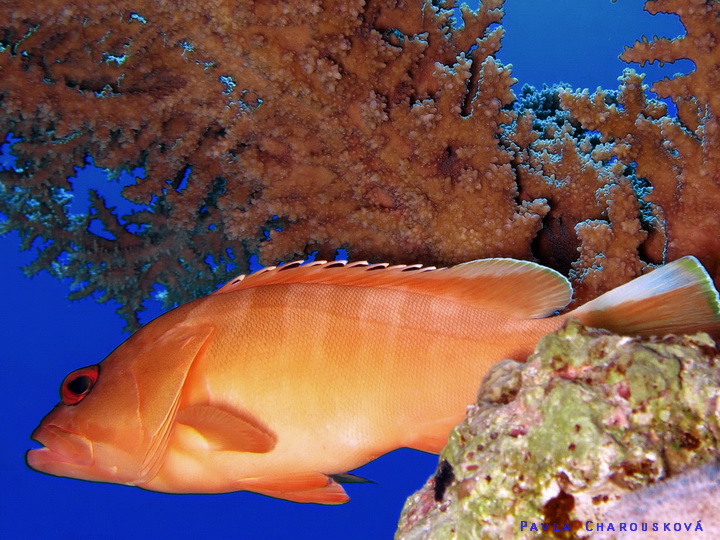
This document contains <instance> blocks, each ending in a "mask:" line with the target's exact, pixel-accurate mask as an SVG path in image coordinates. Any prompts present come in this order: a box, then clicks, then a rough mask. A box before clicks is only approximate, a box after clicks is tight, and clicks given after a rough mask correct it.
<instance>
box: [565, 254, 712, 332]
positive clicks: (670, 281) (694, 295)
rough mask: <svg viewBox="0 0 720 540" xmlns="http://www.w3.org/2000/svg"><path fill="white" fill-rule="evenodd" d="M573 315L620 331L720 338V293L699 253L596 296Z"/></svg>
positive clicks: (584, 320) (590, 324) (586, 323)
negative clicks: (699, 257)
mask: <svg viewBox="0 0 720 540" xmlns="http://www.w3.org/2000/svg"><path fill="white" fill-rule="evenodd" d="M568 316H570V317H575V318H577V319H579V320H580V321H581V322H582V323H583V324H585V325H587V326H593V327H596V328H606V329H608V330H611V331H613V332H616V333H618V334H629V335H641V336H651V335H655V336H658V335H660V336H661V335H664V334H669V333H674V334H692V333H695V332H707V333H709V334H710V335H712V336H713V337H715V338H719V337H720V297H719V296H718V292H717V290H716V289H715V286H714V285H713V281H712V279H711V278H710V276H709V274H708V273H707V272H706V271H705V269H704V268H703V266H702V264H700V261H698V260H697V259H696V258H695V257H683V258H682V259H678V260H676V261H673V262H671V263H669V264H666V265H665V266H662V267H660V268H658V269H656V270H653V271H652V272H650V273H649V274H645V275H644V276H640V277H638V278H635V279H634V280H632V281H631V282H629V283H626V284H625V285H621V286H620V287H617V288H616V289H613V290H612V291H608V292H606V293H605V294H603V295H601V296H599V297H597V298H595V299H594V300H591V301H590V302H588V303H587V304H584V305H582V306H580V307H579V308H577V309H576V310H574V311H572V312H570V313H568Z"/></svg>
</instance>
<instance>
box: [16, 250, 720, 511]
mask: <svg viewBox="0 0 720 540" xmlns="http://www.w3.org/2000/svg"><path fill="white" fill-rule="evenodd" d="M571 294H572V291H571V288H570V285H569V283H568V281H567V280H566V279H565V278H564V277H563V276H562V275H560V274H558V273H557V272H555V271H553V270H550V269H548V268H544V267H542V266H539V265H537V264H534V263H530V262H524V261H516V260H512V259H487V260H479V261H473V262H469V263H465V264H461V265H458V266H454V267H452V268H446V269H435V268H424V267H421V266H420V265H415V266H391V267H387V265H385V264H368V263H366V262H356V263H351V264H347V263H345V262H329V263H327V262H324V261H322V262H312V263H308V264H305V265H301V264H300V263H299V262H295V263H290V264H287V265H285V266H281V267H278V268H275V267H271V268H266V269H264V270H261V271H259V272H256V273H254V274H252V275H250V276H247V277H245V276H240V277H239V278H237V279H236V280H234V281H232V282H231V283H228V284H227V285H225V286H224V287H222V288H221V289H219V290H218V291H216V292H215V293H213V294H211V295H209V296H207V297H205V298H201V299H198V300H195V301H193V302H190V303H188V304H185V305H183V306H180V307H178V308H176V309H174V310H172V311H170V312H168V313H166V314H164V315H162V316H160V317H158V318H157V319H155V320H154V321H152V322H151V323H149V324H147V325H146V326H144V327H143V328H141V329H140V330H139V331H138V332H136V333H135V334H134V335H133V336H131V337H130V338H129V339H128V340H127V341H125V342H124V343H123V344H122V345H120V346H119V347H118V348H117V349H115V350H114V351H113V352H112V353H111V354H110V356H108V357H107V358H106V359H105V360H103V361H102V362H101V363H100V364H97V365H93V366H89V367H85V368H82V369H79V370H77V371H74V372H72V373H71V374H70V375H68V376H67V377H66V378H65V380H64V381H63V383H62V386H61V388H60V394H61V398H62V400H61V402H60V403H59V404H58V405H57V406H56V407H55V408H54V409H53V410H52V411H51V412H50V413H49V414H48V415H47V416H45V418H44V419H43V421H42V423H41V424H40V426H39V427H38V428H37V429H36V430H35V432H34V433H33V435H32V438H33V439H34V440H36V441H38V442H39V443H41V444H42V445H43V448H38V449H33V450H30V451H29V452H28V453H27V462H28V464H29V465H30V467H32V468H33V469H36V470H38V471H41V472H45V473H48V474H52V475H57V476H67V477H72V478H80V479H84V480H93V481H101V482H113V483H118V484H127V485H133V486H139V487H141V488H144V489H149V490H154V491H162V492H170V493H222V492H230V491H241V490H247V491H254V492H257V493H262V494H265V495H269V496H272V497H278V498H282V499H288V500H291V501H298V502H314V503H326V504H337V503H344V502H346V501H347V500H348V496H347V495H346V493H345V491H344V490H343V488H342V487H341V485H340V484H341V483H345V482H348V481H361V480H362V479H360V478H359V477H356V476H353V475H351V474H346V473H347V471H350V470H353V469H355V468H357V467H359V466H361V465H363V464H365V463H367V462H369V461H371V460H373V459H375V458H377V457H378V456H381V455H383V454H385V453H387V452H390V451H391V450H394V449H396V448H401V447H410V448H416V449H419V450H423V451H426V452H434V453H437V452H439V451H440V450H441V449H442V447H443V445H444V444H445V442H446V441H447V437H448V434H449V432H450V430H451V428H452V427H453V426H454V425H455V424H457V423H458V422H460V420H462V418H463V417H464V415H465V410H466V407H467V405H468V404H470V403H472V402H473V401H474V399H475V394H476V391H477V388H478V386H479V384H480V381H481V380H482V378H483V376H484V375H485V374H486V373H487V371H488V369H489V368H490V366H491V365H493V364H494V363H495V362H497V361H499V360H502V359H503V358H514V359H516V360H521V361H522V360H525V359H526V358H527V356H528V355H529V354H530V353H531V352H532V350H533V348H534V346H535V344H536V343H537V341H538V340H539V339H540V337H541V336H543V335H544V334H546V333H548V332H551V331H553V330H556V329H557V328H559V327H560V326H561V325H562V324H563V323H564V322H565V321H566V320H567V319H568V317H574V318H577V319H580V320H581V321H582V322H584V323H585V324H588V325H590V326H599V327H604V328H608V329H610V330H613V331H617V332H621V333H628V334H640V335H648V334H664V333H667V332H696V331H700V330H704V331H709V332H711V333H713V334H715V335H717V334H720V310H719V308H718V295H717V291H715V289H714V287H713V284H712V281H711V280H710V278H709V276H708V275H707V273H706V272H705V270H704V269H703V267H702V266H701V265H700V263H699V262H698V261H697V260H696V259H694V258H692V257H686V258H684V259H681V260H678V261H675V262H673V263H671V264H668V265H666V266H664V267H662V268H659V269H657V270H654V271H653V272H651V273H649V274H647V275H644V276H642V277H639V278H637V279H635V280H634V281H632V282H630V283H628V284H626V285H623V286H621V287H619V288H617V289H615V290H613V291H610V292H608V293H607V294H605V295H603V296H601V297H599V298H597V299H595V300H593V301H591V302H589V303H587V304H585V305H584V306H582V307H580V308H578V309H576V310H574V311H571V312H570V313H566V314H564V315H556V316H551V315H553V314H554V313H555V312H556V311H558V310H560V309H562V308H563V307H564V306H565V305H567V303H568V302H569V301H570V297H571Z"/></svg>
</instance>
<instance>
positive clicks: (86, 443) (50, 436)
mask: <svg viewBox="0 0 720 540" xmlns="http://www.w3.org/2000/svg"><path fill="white" fill-rule="evenodd" d="M30 438H31V439H32V440H33V441H35V442H38V443H40V444H41V445H42V446H43V447H42V448H33V449H31V450H28V451H27V453H26V454H25V460H26V462H27V464H28V466H29V467H30V468H31V469H35V470H36V471H40V472H44V473H47V474H54V475H56V476H67V475H68V473H69V472H70V469H72V468H75V467H89V466H91V465H92V464H93V463H95V459H94V457H93V448H92V443H91V442H90V440H89V439H87V438H85V437H83V436H82V435H78V434H77V433H72V432H70V431H66V430H64V429H62V428H60V427H58V426H54V425H41V426H40V427H38V428H37V429H36V430H35V431H34V432H33V434H32V435H31V436H30Z"/></svg>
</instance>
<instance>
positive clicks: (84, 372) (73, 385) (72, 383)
mask: <svg viewBox="0 0 720 540" xmlns="http://www.w3.org/2000/svg"><path fill="white" fill-rule="evenodd" d="M99 376H100V366H97V365H95V366H87V367H84V368H80V369H76V370H75V371H73V372H72V373H70V375H68V376H67V377H65V380H64V381H63V382H62V384H61V385H60V400H61V401H62V402H63V403H64V404H65V405H76V404H77V403H80V402H81V401H82V400H83V399H85V396H87V395H88V394H89V393H90V390H92V387H93V386H94V385H95V382H97V380H98V377H99Z"/></svg>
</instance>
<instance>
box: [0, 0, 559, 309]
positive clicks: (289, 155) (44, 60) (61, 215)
mask: <svg viewBox="0 0 720 540" xmlns="http://www.w3.org/2000/svg"><path fill="white" fill-rule="evenodd" d="M502 4H503V0H490V1H486V2H483V4H482V5H481V6H480V8H479V10H478V11H477V12H476V13H473V12H471V11H470V10H469V9H467V8H465V7H464V8H463V9H462V18H463V21H464V25H463V26H462V28H459V29H455V28H453V22H452V19H451V13H452V11H451V9H449V8H447V7H445V6H444V4H442V3H441V4H440V5H431V4H430V3H426V2H423V1H422V0H406V1H401V2H395V1H392V0H377V1H373V0H370V1H368V2H367V3H366V2H364V1H362V0H355V1H350V2H348V1H344V0H336V1H328V2H323V3H322V4H321V3H320V2H317V1H314V0H301V1H298V2H293V3H289V4H288V3H279V4H269V3H267V2H234V1H228V0H215V1H211V2H202V3H200V2H182V3H178V2H175V1H173V2H169V1H163V0H149V1H145V2H143V3H141V4H138V3H137V2H130V1H120V2H113V3H112V4H103V3H98V2H93V3H81V2H76V1H69V2H68V1H66V0H54V1H48V2H43V3H42V5H41V6H40V5H39V4H32V3H27V2H18V1H10V0H3V1H2V7H3V9H2V16H1V17H2V19H0V28H2V34H0V35H1V36H2V44H3V47H4V49H5V50H4V52H3V53H2V54H1V55H0V69H2V70H3V77H2V83H0V107H1V108H2V111H3V113H4V115H3V118H2V120H1V121H0V134H3V135H4V134H7V133H9V132H11V133H12V134H13V135H14V136H16V137H20V138H22V142H19V143H16V144H15V146H14V148H13V152H14V153H15V154H16V155H17V157H18V160H19V163H21V164H22V168H21V170H16V171H6V172H4V173H3V179H2V181H3V186H4V189H5V192H4V194H3V200H4V204H3V205H2V211H3V212H4V213H5V214H6V215H8V216H9V218H10V219H9V222H8V223H6V225H5V230H7V229H9V228H16V229H19V230H20V231H21V232H22V234H23V236H24V237H25V246H26V247H27V246H28V245H29V244H30V243H31V242H32V241H33V240H35V239H36V238H42V239H44V240H46V241H48V242H50V243H49V245H45V246H44V250H43V253H42V254H41V256H40V258H39V259H38V261H36V263H35V264H34V265H33V266H32V267H31V268H30V270H31V271H34V270H37V269H40V268H46V267H49V263H51V262H52V261H55V262H56V263H58V262H59V263H62V264H56V265H55V266H51V267H50V268H51V269H54V271H55V273H56V274H58V275H72V276H73V277H74V278H75V279H76V284H77V286H79V287H80V288H81V292H80V293H79V294H88V293H90V292H93V291H95V290H102V291H105V296H106V297H108V298H117V299H120V300H121V302H122V303H126V304H127V307H126V308H125V311H124V313H123V314H124V315H125V316H126V317H131V315H132V313H133V312H134V311H135V310H136V309H138V308H139V306H140V299H141V298H142V297H143V296H147V295H148V293H149V291H150V289H151V288H152V286H153V284H154V283H156V282H159V283H162V284H164V285H166V286H167V287H168V289H169V290H170V291H172V292H173V296H172V300H174V301H183V300H186V299H188V298H189V297H191V296H192V295H197V294H200V293H202V292H206V291H207V290H208V289H210V288H212V287H213V286H215V285H216V284H217V283H218V282H220V281H222V280H223V279H224V276H222V275H215V274H214V273H213V272H211V271H210V268H211V265H208V264H207V263H206V262H205V261H206V259H207V257H208V256H209V257H212V259H213V260H214V262H215V263H222V262H224V261H228V260H229V261H231V262H234V263H235V264H236V265H237V266H239V269H240V270H246V269H247V258H248V256H249V255H251V254H253V253H260V255H261V260H262V261H264V262H272V261H277V260H282V259H286V258H289V257H296V256H299V255H302V254H303V253H308V252H310V251H312V250H314V249H319V250H320V251H321V254H322V252H328V251H330V250H334V249H335V248H338V247H341V246H350V247H351V248H352V254H353V256H354V257H356V258H362V257H367V258H372V259H374V260H379V259H382V260H389V261H392V262H402V261H412V262H415V261H417V260H422V261H423V262H425V263H445V264H448V263H456V262H461V261H464V260H467V259H472V258H478V257H487V256H496V255H504V256H510V257H521V258H529V257H531V253H530V241H531V239H532V238H533V236H534V235H535V234H536V232H537V231H538V230H539V228H540V227H541V218H542V216H543V215H544V214H545V213H546V212H547V210H548V207H547V205H546V204H545V201H543V200H541V199H537V200H531V201H525V202H522V203H518V202H517V201H516V197H517V194H518V192H517V185H516V181H515V175H514V172H513V170H512V168H511V167H510V161H511V154H510V153H509V152H508V151H507V150H505V149H504V148H503V147H501V146H500V144H499V142H498V135H499V134H500V131H501V124H503V123H507V122H509V121H510V120H511V119H512V113H510V112H509V111H507V110H504V107H505V106H506V105H508V104H509V103H510V102H511V101H512V99H513V95H512V93H511V92H510V90H509V87H510V86H511V85H512V84H513V83H514V82H515V81H514V79H512V78H511V76H510V72H509V71H508V70H507V69H505V68H503V66H502V65H500V64H499V63H498V62H496V61H495V60H494V58H493V55H494V53H495V52H496V51H497V50H498V49H499V47H500V38H501V36H502V29H501V28H499V27H498V28H496V27H495V26H496V25H497V23H499V21H500V18H501V15H502V10H501V7H502ZM87 155H90V156H92V158H93V159H94V161H95V163H96V164H97V165H98V166H100V167H103V168H108V169H111V170H118V169H131V168H133V167H136V166H144V167H145V168H146V171H147V174H146V175H145V177H144V178H142V179H140V178H138V179H137V181H136V183H135V185H132V186H129V187H127V188H125V190H124V195H125V196H126V197H128V198H129V199H130V200H132V201H134V202H136V203H138V204H142V205H146V206H147V209H146V210H144V211H140V212H138V213H136V214H134V215H132V216H127V217H125V218H124V219H118V216H116V215H115V214H114V213H112V212H110V211H109V210H108V209H106V208H105V205H104V203H103V201H102V200H100V199H96V200H95V201H94V202H95V205H94V209H93V210H92V213H93V215H92V216H90V218H92V219H98V220H100V221H101V222H102V223H103V225H104V228H105V230H106V231H107V232H108V233H109V234H110V235H111V236H112V237H114V238H115V240H108V239H104V238H98V237H93V236H92V235H90V234H88V233H87V232H86V228H87V224H88V219H90V218H87V217H86V218H85V219H73V218H72V217H71V216H70V215H69V214H68V210H67V204H66V203H67V198H66V197H64V195H65V193H64V192H60V191H59V190H60V189H65V188H67V187H68V185H67V182H66V180H65V179H66V178H67V177H69V176H71V175H72V174H73V172H74V168H77V167H83V166H84V163H85V160H86V156H87ZM188 175H189V176H188ZM59 193H61V194H60V195H58V194H59ZM38 202H39V204H40V206H39V207H38V206H37V203H38ZM28 217H30V218H31V219H27V218H28ZM266 236H267V237H268V238H269V240H268V241H265V240H266ZM228 250H230V251H228ZM221 268H223V265H222V264H221ZM235 271H237V270H235Z"/></svg>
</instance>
